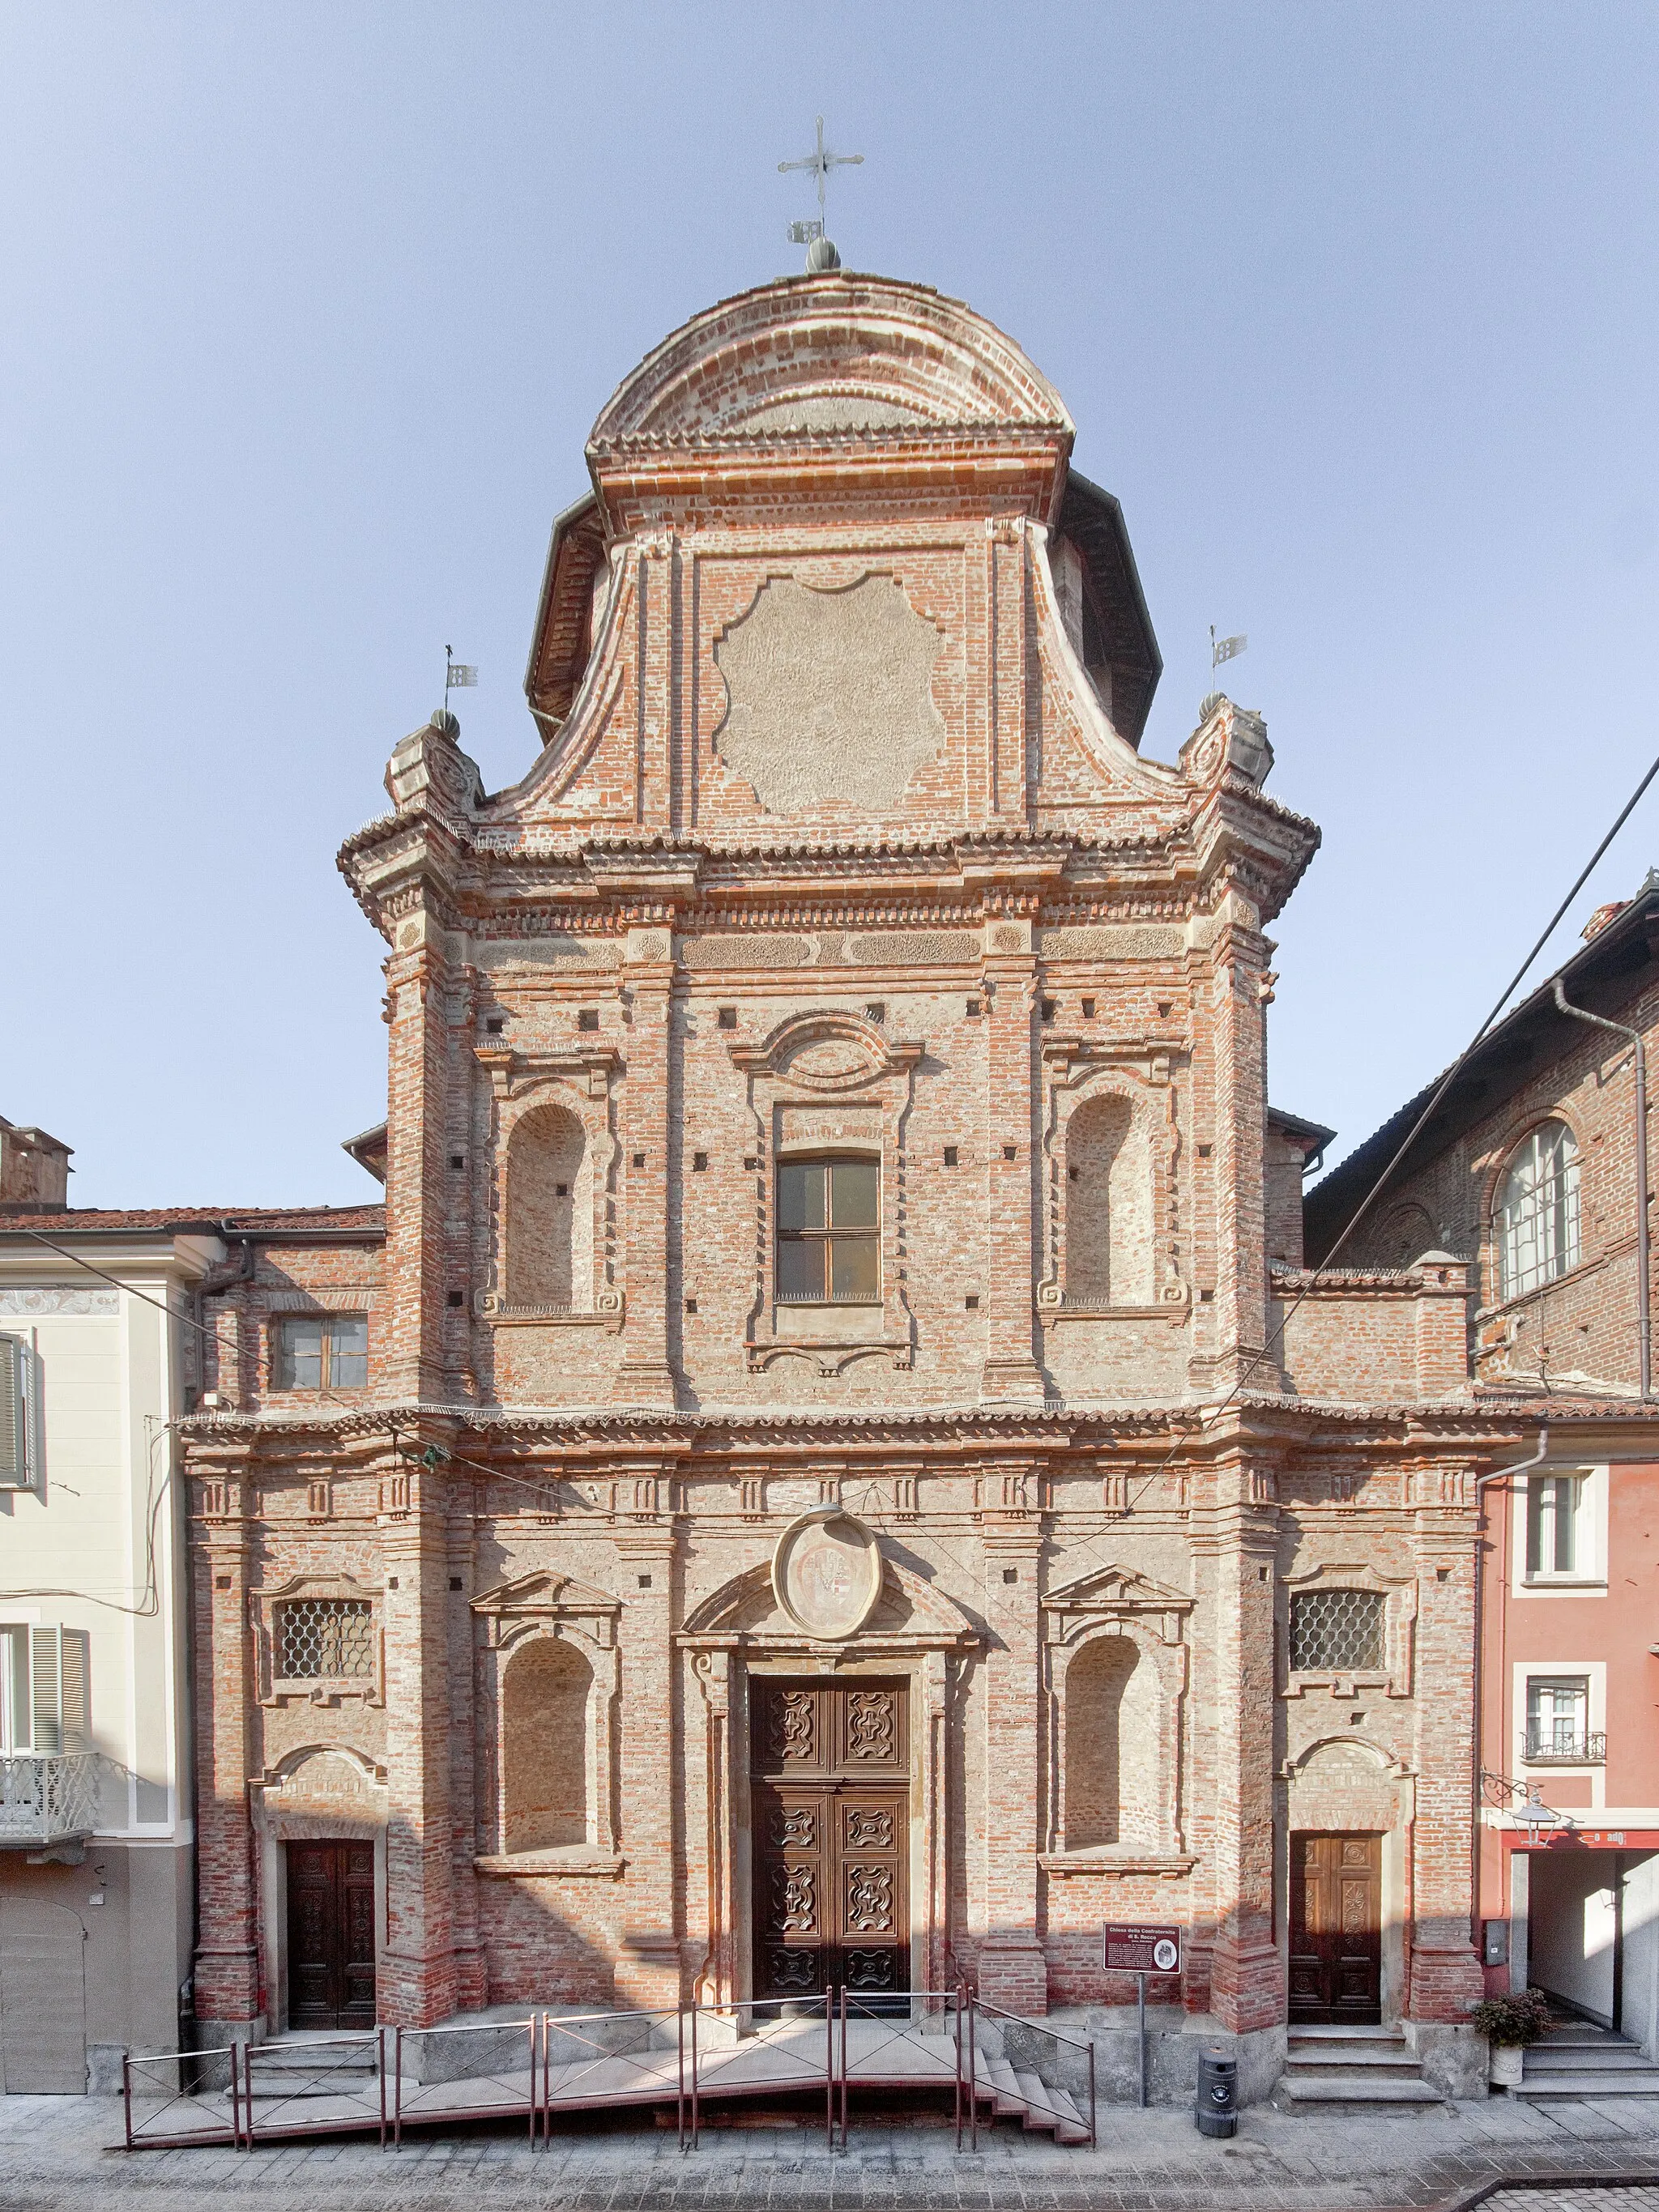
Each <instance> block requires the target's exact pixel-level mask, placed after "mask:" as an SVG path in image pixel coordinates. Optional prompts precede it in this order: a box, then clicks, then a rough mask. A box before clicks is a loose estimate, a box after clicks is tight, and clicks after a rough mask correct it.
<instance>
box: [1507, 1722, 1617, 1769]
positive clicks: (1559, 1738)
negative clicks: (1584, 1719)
mask: <svg viewBox="0 0 1659 2212" xmlns="http://www.w3.org/2000/svg"><path fill="white" fill-rule="evenodd" d="M1526 1759H1527V1764H1528V1766H1601V1765H1605V1764H1606V1763H1607V1737H1606V1735H1604V1734H1603V1733H1601V1731H1600V1730H1597V1732H1596V1733H1595V1735H1585V1734H1583V1732H1582V1731H1580V1730H1578V1729H1570V1728H1529V1729H1528V1730H1527V1751H1526Z"/></svg>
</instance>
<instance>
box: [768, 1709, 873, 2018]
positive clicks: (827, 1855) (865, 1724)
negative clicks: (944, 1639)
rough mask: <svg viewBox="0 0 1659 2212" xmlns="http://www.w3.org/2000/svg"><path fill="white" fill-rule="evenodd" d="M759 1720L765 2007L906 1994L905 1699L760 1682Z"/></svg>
mask: <svg viewBox="0 0 1659 2212" xmlns="http://www.w3.org/2000/svg"><path fill="white" fill-rule="evenodd" d="M750 1716H751V1719H750V1731H751V1733H750V1804H751V1807H752V1810H753V1815H754V1824H755V1834H754V1858H753V1864H754V1882H755V1896H754V1905H755V1913H754V1925H755V1973H754V1991H755V1995H756V1996H757V1997H782V1998H787V1997H811V1996H818V1995H820V1994H821V1993H822V1992H823V1991H824V1990H831V1989H836V1988H838V1987H843V1986H844V1987H845V1988H846V1990H848V1995H849V1996H853V1997H858V1998H879V1997H880V1996H883V1995H884V1993H890V1992H892V1991H895V1990H903V1989H907V1988H908V1986H909V1979H910V1974H909V1967H910V1922H909V1911H908V1898H907V1895H906V1879H905V1878H906V1874H907V1870H908V1869H907V1861H908V1854H909V1844H910V1774H909V1765H910V1759H909V1744H908V1733H909V1731H908V1697H907V1693H906V1686H905V1685H904V1684H903V1683H902V1682H872V1681H866V1680H859V1681H848V1682H783V1681H778V1680H769V1679H767V1678H765V1677H757V1679H756V1680H755V1681H754V1684H753V1686H752V1691H751V1695H750Z"/></svg>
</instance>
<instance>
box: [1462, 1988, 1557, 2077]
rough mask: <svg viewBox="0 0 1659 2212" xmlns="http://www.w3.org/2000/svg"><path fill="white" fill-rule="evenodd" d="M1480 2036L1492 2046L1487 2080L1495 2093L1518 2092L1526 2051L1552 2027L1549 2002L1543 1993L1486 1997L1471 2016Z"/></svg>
mask: <svg viewBox="0 0 1659 2212" xmlns="http://www.w3.org/2000/svg"><path fill="white" fill-rule="evenodd" d="M1469 2017H1470V2019H1471V2020H1472V2021H1474V2027H1475V2031H1476V2033H1478V2034H1480V2035H1484V2036H1485V2037H1486V2041H1487V2043H1488V2044H1489V2045H1491V2046H1492V2051H1491V2058H1490V2062H1489V2073H1488V2079H1489V2080H1490V2081H1491V2082H1492V2087H1494V2088H1495V2089H1516V2088H1519V2087H1520V2086H1521V2076H1522V2072H1523V2071H1524V2069H1525V2066H1526V2055H1525V2054H1526V2049H1527V2045H1528V2044H1529V2043H1536V2042H1537V2040H1538V2039H1539V2037H1540V2036H1541V2035H1542V2034H1543V2033H1545V2031H1546V2029H1547V2027H1549V2025H1550V2005H1549V1999H1548V1998H1547V1996H1545V1995H1544V1993H1543V1991H1542V1990H1517V1991H1516V1994H1515V1995H1514V1996H1506V1997H1483V1998H1482V1999H1481V2000H1480V2003H1479V2004H1478V2005H1476V2006H1475V2008H1474V2011H1473V2012H1472V2013H1471V2014H1470V2015H1469Z"/></svg>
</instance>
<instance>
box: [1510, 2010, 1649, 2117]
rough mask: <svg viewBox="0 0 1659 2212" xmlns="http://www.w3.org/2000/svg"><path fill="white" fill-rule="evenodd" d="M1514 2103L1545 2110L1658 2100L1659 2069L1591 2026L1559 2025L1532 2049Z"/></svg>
mask: <svg viewBox="0 0 1659 2212" xmlns="http://www.w3.org/2000/svg"><path fill="white" fill-rule="evenodd" d="M1524 2065H1525V2071H1524V2073H1523V2074H1522V2079H1521V2084H1520V2087H1518V2088H1515V2089H1511V2090H1510V2096H1511V2097H1521V2098H1524V2099H1525V2100H1526V2101H1527V2102H1528V2103H1529V2104H1534V2105H1543V2104H1549V2103H1552V2102H1555V2101H1558V2100H1560V2099H1563V2098H1572V2097H1659V2066H1655V2065H1653V2064H1651V2063H1650V2062H1649V2060H1648V2059H1646V2058H1645V2057H1644V2056H1643V2054H1642V2050H1641V2046H1640V2045H1638V2044H1634V2043H1632V2041H1631V2040H1630V2039H1629V2038H1628V2037H1627V2036H1623V2035H1619V2034H1617V2033H1614V2031H1613V2029H1612V2028H1610V2027H1595V2025H1594V2024H1593V2022H1591V2021H1587V2020H1567V2021H1560V2022H1559V2024H1558V2025H1557V2026H1556V2027H1553V2028H1552V2029H1551V2030H1550V2031H1549V2033H1548V2034H1547V2035H1546V2036H1544V2037H1543V2038H1542V2039H1541V2040H1540V2041H1539V2042H1537V2043H1534V2044H1533V2045H1530V2046H1529V2048H1528V2051H1527V2052H1526V2054H1525V2059H1524Z"/></svg>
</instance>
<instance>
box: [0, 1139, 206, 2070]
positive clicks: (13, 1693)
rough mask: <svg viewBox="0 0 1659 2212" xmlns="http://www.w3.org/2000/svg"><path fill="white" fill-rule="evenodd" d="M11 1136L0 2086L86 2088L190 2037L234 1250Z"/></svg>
mask: <svg viewBox="0 0 1659 2212" xmlns="http://www.w3.org/2000/svg"><path fill="white" fill-rule="evenodd" d="M0 1144H3V1147H4V1151H5V1155H6V1158H5V1160H4V1163H3V1165H4V1168H5V1170H6V1173H5V1175H4V1177H3V1180H0V1191H3V1197H0V2082H3V2086H4V2087H5V2088H6V2090H8V2091H9V2092H10V2093H19V2092H24V2093H30V2092H32V2093H52V2092H58V2093H78V2092H81V2091H83V2090H85V2089H87V2088H88V2087H90V2088H94V2089H101V2088H116V2087H119V2084H120V2054H121V2050H122V2047H123V2045H131V2046H132V2047H133V2048H134V2049H136V2050H155V2049H165V2048H167V2047H169V2046H171V2045H174V2044H176V2043H177V2042H178V2040H179V2015H180V2008H181V2002H187V1982H188V1977H189V1974H190V1971H191V1968H190V1957H191V1941H192V1935H193V1924H192V1921H193V1911H192V1895H191V1893H192V1873H193V1864H192V1863H193V1832H192V1809H193V1808H192V1802H191V1771H190V1749H189V1747H190V1735H189V1689H188V1655H187V1639H186V1634H185V1615H184V1610H183V1602H184V1589H185V1584H184V1578H183V1575H182V1571H181V1563H180V1548H179V1547H180V1540H181V1533H182V1516H181V1512H180V1505H179V1486H178V1483H177V1481H176V1480H175V1474H176V1468H175V1457H176V1447H175V1435H176V1426H175V1425H176V1422H177V1420H178V1418H179V1415H180V1414H181V1413H183V1412H184V1411H185V1392H186V1389H188V1388H189V1382H190V1372H191V1368H190V1362H191V1357H192V1352H191V1342H192V1340H193V1337H194V1331H193V1329H192V1328H191V1325H190V1324H191V1321H192V1320H193V1319H194V1316H195V1313H196V1293H197V1286H198V1285H199V1284H200V1283H201V1282H202V1280H203V1279H204V1277H205V1276H206V1275H207V1274H208V1273H209V1271H210V1268H212V1267H214V1266H215V1264H216V1262H220V1261H222V1260H223V1259H224V1257H225V1254H226V1249H227V1248H226V1246H225V1244H224V1243H223V1242H222V1241H221V1239H220V1237H218V1236H217V1235H216V1233H215V1231H214V1225H212V1223H211V1222H210V1220H208V1219H207V1218H205V1217H202V1218H199V1219H198V1222H197V1223H191V1224H181V1223H180V1222H179V1221H178V1220H177V1219H176V1218H173V1217H170V1216H167V1215H163V1214H159V1213H158V1214H155V1215H143V1214H131V1213H128V1214H123V1215H101V1214H99V1213H96V1212H76V1213H75V1214H73V1215H70V1214H68V1213H67V1212H65V1211H64V1199H65V1177H66V1172H67V1165H68V1150H67V1147H65V1146H62V1145H60V1144H58V1143H57V1142H56V1140H55V1139H51V1138H49V1137H46V1136H45V1134H44V1133H43V1132H41V1131H39V1130H34V1129H28V1130H19V1129H14V1128H13V1127H11V1126H10V1125H9V1124H5V1125H0ZM14 1156H18V1157H14ZM25 1222H27V1223H28V1224H30V1225H31V1226H29V1227H25V1226H24V1224H25ZM43 1237H45V1238H49V1239H50V1244H49V1243H44V1242H42V1241H41V1239H42V1238H43ZM53 1246H55V1247H57V1248H58V1249H52V1247H53ZM93 1270H96V1271H97V1272H95V1273H94V1272H92V1271H93Z"/></svg>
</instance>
